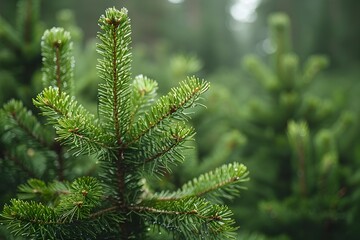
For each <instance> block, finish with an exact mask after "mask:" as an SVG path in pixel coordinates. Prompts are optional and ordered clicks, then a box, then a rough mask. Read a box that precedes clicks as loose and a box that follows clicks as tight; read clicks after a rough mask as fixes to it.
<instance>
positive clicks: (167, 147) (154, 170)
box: [125, 124, 195, 175]
mask: <svg viewBox="0 0 360 240" xmlns="http://www.w3.org/2000/svg"><path fill="white" fill-rule="evenodd" d="M194 134H195V132H194V129H193V128H192V127H187V126H185V125H184V124H177V125H175V126H173V127H170V128H168V129H167V131H165V132H164V133H162V134H159V135H158V136H155V134H153V135H152V136H151V138H148V139H146V144H145V143H144V144H141V145H139V146H137V147H136V148H137V151H136V152H132V151H131V152H129V154H131V158H130V157H129V158H127V157H125V159H131V161H132V162H133V164H136V165H138V166H139V167H143V168H144V172H145V173H149V172H150V173H151V174H159V175H162V174H163V173H165V172H171V169H170V166H171V165H176V164H179V163H182V162H183V161H184V156H183V154H182V150H184V149H186V148H187V146H186V142H188V141H191V140H192V139H193V136H194Z"/></svg>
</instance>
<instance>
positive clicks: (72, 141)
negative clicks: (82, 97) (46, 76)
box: [33, 87, 110, 155]
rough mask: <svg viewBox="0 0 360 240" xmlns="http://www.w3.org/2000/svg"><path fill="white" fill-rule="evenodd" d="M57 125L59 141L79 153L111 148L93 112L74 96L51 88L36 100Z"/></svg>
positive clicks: (39, 106) (51, 121)
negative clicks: (80, 103) (79, 102)
mask: <svg viewBox="0 0 360 240" xmlns="http://www.w3.org/2000/svg"><path fill="white" fill-rule="evenodd" d="M33 102H34V105H35V106H36V107H38V108H40V110H41V111H42V114H43V115H44V116H46V117H47V119H48V122H49V123H51V124H53V125H54V127H55V129H56V133H57V134H58V135H59V136H58V138H57V139H58V140H59V141H61V142H62V143H64V144H66V145H68V146H70V149H71V150H75V155H80V154H83V153H89V154H95V153H99V152H101V151H103V150H104V149H109V148H110V146H108V145H107V143H108V141H109V140H108V138H107V137H106V134H105V132H104V131H103V130H102V128H101V127H99V123H98V122H97V121H96V119H95V116H94V115H92V114H90V113H89V112H88V111H87V110H85V109H84V108H83V107H82V106H81V105H79V104H78V103H77V101H76V100H75V99H74V98H71V97H70V96H69V95H67V94H66V93H64V92H61V93H60V94H59V92H58V90H57V89H55V88H51V87H50V88H47V89H45V90H44V91H43V92H42V93H41V94H39V95H38V96H37V97H36V99H35V100H34V101H33Z"/></svg>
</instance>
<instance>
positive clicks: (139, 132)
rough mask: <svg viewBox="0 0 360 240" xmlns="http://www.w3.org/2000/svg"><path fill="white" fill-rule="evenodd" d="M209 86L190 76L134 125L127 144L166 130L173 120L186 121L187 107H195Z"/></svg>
mask: <svg viewBox="0 0 360 240" xmlns="http://www.w3.org/2000/svg"><path fill="white" fill-rule="evenodd" d="M208 88H209V83H207V82H205V81H201V80H199V79H197V78H195V77H192V78H188V79H187V80H186V81H184V82H182V83H180V86H179V87H176V88H172V89H171V91H170V93H168V94H167V95H166V96H163V97H161V98H160V99H159V100H158V101H157V102H156V103H155V105H154V106H153V107H152V108H151V109H150V111H149V112H147V113H145V115H144V116H143V117H141V118H139V120H138V121H137V122H136V124H135V125H134V126H133V127H132V129H131V132H130V136H131V138H130V139H129V140H127V145H131V144H134V143H135V142H138V141H140V140H141V139H142V138H144V137H146V135H148V134H149V135H151V134H152V133H153V132H155V130H156V131H166V126H168V125H169V124H170V123H171V121H173V120H178V121H186V120H187V119H188V116H187V114H186V113H185V112H184V110H185V109H187V108H191V107H195V106H196V105H197V101H198V100H199V96H200V95H201V94H202V93H204V92H205V91H206V90H207V89H208Z"/></svg>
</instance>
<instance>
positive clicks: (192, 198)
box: [1, 8, 248, 239]
mask: <svg viewBox="0 0 360 240" xmlns="http://www.w3.org/2000/svg"><path fill="white" fill-rule="evenodd" d="M99 26H100V28H101V32H100V33H99V34H98V39H99V40H100V43H99V44H98V45H97V51H98V53H99V54H100V59H99V60H98V66H97V69H98V72H99V76H100V79H101V83H100V84H99V94H98V95H99V105H98V116H95V115H93V114H91V113H90V112H89V111H87V110H86V109H85V108H84V107H83V106H82V105H81V104H79V103H78V102H77V101H76V99H75V97H73V96H72V91H71V89H72V78H73V75H72V71H73V68H74V61H73V58H72V57H71V56H69V55H68V54H69V51H68V50H69V47H70V45H71V41H69V39H70V38H69V36H68V33H67V32H65V31H63V30H62V29H59V28H53V29H51V30H49V31H47V32H46V33H45V35H44V37H43V40H42V45H43V48H42V49H43V56H44V62H43V63H44V70H43V72H44V82H47V84H48V86H49V87H47V88H45V89H44V90H43V91H42V92H41V93H40V94H39V95H38V96H37V97H36V99H34V101H33V102H34V104H35V106H36V107H37V108H39V109H40V111H41V114H42V115H43V116H45V117H46V120H47V123H48V124H50V125H52V126H53V127H54V128H55V131H56V134H57V137H56V140H57V141H58V142H60V143H61V144H62V146H63V147H64V148H66V149H67V150H68V151H69V152H70V154H72V155H74V156H80V155H91V156H95V157H96V159H97V160H98V164H99V166H100V168H101V170H100V171H99V174H98V175H97V176H96V177H92V176H83V177H79V178H76V179H75V180H74V181H72V182H70V181H59V180H55V181H53V182H50V183H45V182H43V181H41V180H39V179H30V180H29V181H28V182H27V183H25V184H23V185H21V186H20V187H19V192H20V193H19V199H13V200H11V203H10V204H9V205H6V206H5V207H4V210H3V212H2V214H1V222H2V223H3V224H5V225H6V226H7V228H8V229H9V230H10V231H11V233H12V234H14V235H19V236H24V237H26V238H28V239H30V238H31V239H146V238H149V231H151V229H162V230H164V231H166V232H169V233H171V234H172V235H173V237H174V239H180V238H181V239H200V238H204V239H227V238H233V237H234V236H235V232H234V231H235V230H236V229H237V228H236V226H234V224H235V222H234V220H233V219H232V218H231V216H232V212H231V211H230V210H229V209H228V207H227V206H225V205H222V204H221V199H222V198H227V199H231V198H233V197H234V196H236V195H238V193H239V190H240V189H242V188H243V186H242V185H241V183H242V182H244V181H247V180H248V177H247V176H248V171H247V169H246V167H245V166H244V165H242V164H239V163H232V164H228V165H224V166H222V167H219V168H217V169H215V170H214V171H212V172H209V173H206V174H203V175H201V176H199V177H198V178H196V179H194V180H192V181H189V182H188V183H186V184H184V185H183V186H182V187H181V188H179V189H178V190H176V191H173V192H172V191H162V192H153V191H152V189H151V187H149V186H148V184H147V183H146V180H145V179H146V178H147V177H149V176H151V175H156V176H157V177H161V176H162V175H163V174H164V173H168V172H170V171H171V167H173V166H174V165H176V164H179V163H182V162H183V161H184V156H183V155H182V150H183V149H185V148H186V147H187V144H186V143H187V142H188V141H190V140H192V139H193V136H194V133H195V132H194V129H193V128H192V127H190V126H189V125H188V124H187V123H186V122H187V120H188V119H189V114H190V113H189V111H188V109H190V108H193V107H195V106H198V105H201V104H200V103H199V100H200V97H201V94H203V93H204V92H205V91H207V90H208V88H209V83H208V82H206V81H204V80H200V79H197V78H196V77H189V78H188V79H186V80H185V81H183V82H182V83H180V85H179V86H178V87H175V88H172V89H171V91H170V92H169V93H168V94H167V95H165V96H162V97H160V98H156V90H157V83H156V82H155V81H153V80H151V79H149V78H147V77H145V76H142V75H140V76H137V77H136V78H135V79H134V80H132V76H131V71H130V70H131V68H130V67H131V47H130V43H131V38H130V37H131V30H130V20H129V18H128V15H127V10H126V9H121V10H117V9H115V8H109V9H107V10H106V12H105V15H103V16H101V17H100V19H99ZM74 161H76V159H75V160H74Z"/></svg>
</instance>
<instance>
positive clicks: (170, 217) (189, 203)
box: [130, 197, 236, 239]
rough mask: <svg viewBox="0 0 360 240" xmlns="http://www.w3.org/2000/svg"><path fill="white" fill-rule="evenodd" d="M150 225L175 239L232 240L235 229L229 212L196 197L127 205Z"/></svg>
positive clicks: (222, 207) (225, 208)
mask: <svg viewBox="0 0 360 240" xmlns="http://www.w3.org/2000/svg"><path fill="white" fill-rule="evenodd" d="M130 210H132V211H134V212H136V213H137V214H140V215H141V216H142V217H143V218H144V219H145V220H146V221H147V222H148V223H149V224H151V225H157V226H160V227H162V228H165V229H166V230H167V231H169V232H171V233H173V234H174V237H175V239H199V238H200V239H201V238H206V239H233V238H234V236H235V235H234V231H235V230H236V227H233V225H234V223H235V222H234V220H233V219H232V218H231V216H232V212H231V211H230V210H229V209H228V208H227V207H226V206H221V205H214V204H211V203H210V202H207V201H206V200H204V199H201V198H197V197H190V198H184V199H179V200H174V201H157V200H155V199H153V200H148V201H144V202H142V203H141V204H140V205H136V206H130Z"/></svg>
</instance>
